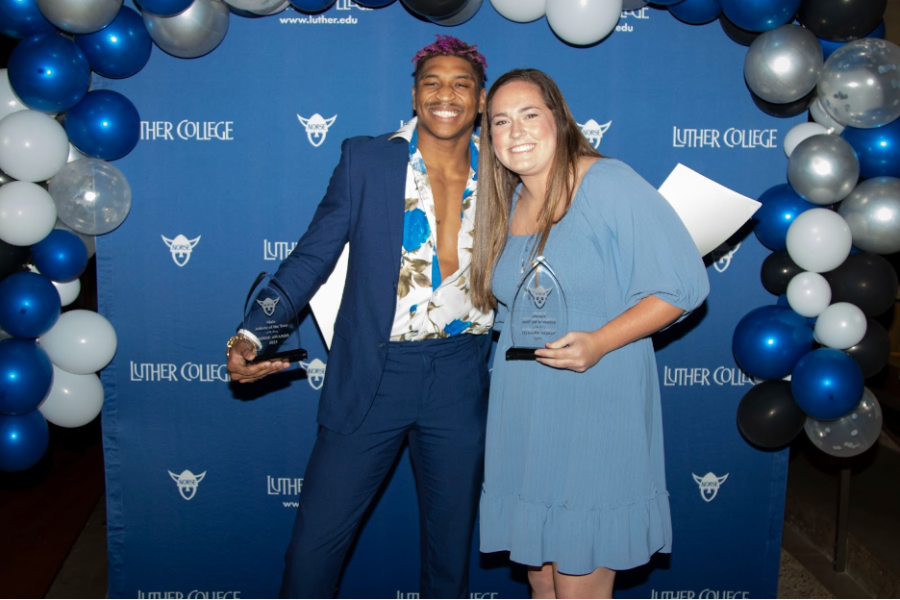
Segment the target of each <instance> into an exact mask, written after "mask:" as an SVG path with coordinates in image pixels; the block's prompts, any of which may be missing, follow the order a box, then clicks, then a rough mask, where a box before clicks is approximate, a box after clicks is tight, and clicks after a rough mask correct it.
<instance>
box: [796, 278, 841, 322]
mask: <svg viewBox="0 0 900 600" xmlns="http://www.w3.org/2000/svg"><path fill="white" fill-rule="evenodd" d="M787 301H788V304H789V305H790V307H791V308H792V309H794V312H795V313H797V314H798V315H801V316H804V317H817V316H819V314H820V313H821V312H822V311H823V310H825V309H826V308H828V305H829V304H831V286H830V285H828V281H827V280H826V279H825V278H824V277H822V276H821V275H819V274H818V273H810V272H809V271H804V272H803V273H798V274H797V275H795V276H794V277H793V278H792V279H791V282H790V283H788V287H787Z"/></svg>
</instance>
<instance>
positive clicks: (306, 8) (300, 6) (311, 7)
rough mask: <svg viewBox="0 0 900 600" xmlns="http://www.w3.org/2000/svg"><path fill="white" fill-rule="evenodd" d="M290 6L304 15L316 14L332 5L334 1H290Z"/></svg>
mask: <svg viewBox="0 0 900 600" xmlns="http://www.w3.org/2000/svg"><path fill="white" fill-rule="evenodd" d="M291 4H293V5H294V7H295V8H297V10H301V11H303V12H306V13H317V12H322V11H323V10H325V9H327V8H328V7H329V6H331V5H332V4H334V0H291Z"/></svg>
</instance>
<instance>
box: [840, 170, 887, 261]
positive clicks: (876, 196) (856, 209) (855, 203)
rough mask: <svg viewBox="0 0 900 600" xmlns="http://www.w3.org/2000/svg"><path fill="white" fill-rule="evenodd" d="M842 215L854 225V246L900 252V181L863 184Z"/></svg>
mask: <svg viewBox="0 0 900 600" xmlns="http://www.w3.org/2000/svg"><path fill="white" fill-rule="evenodd" d="M838 213H839V214H840V215H841V216H842V217H844V220H845V221H847V225H849V226H850V235H852V236H853V245H854V246H856V247H857V248H859V249H860V250H865V251H866V252H873V253H875V254H893V253H894V252H900V179H897V178H896V177H875V178H873V179H867V180H866V181H863V182H862V183H860V184H859V185H858V186H856V189H854V190H853V193H852V194H850V195H849V196H848V197H847V199H846V200H844V201H843V202H842V203H841V206H840V208H839V209H838Z"/></svg>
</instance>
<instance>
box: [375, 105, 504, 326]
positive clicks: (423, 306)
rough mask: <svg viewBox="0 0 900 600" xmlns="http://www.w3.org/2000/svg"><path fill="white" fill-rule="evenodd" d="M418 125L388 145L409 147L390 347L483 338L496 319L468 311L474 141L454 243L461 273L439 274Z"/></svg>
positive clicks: (405, 129) (475, 141)
mask: <svg viewBox="0 0 900 600" xmlns="http://www.w3.org/2000/svg"><path fill="white" fill-rule="evenodd" d="M416 122H417V120H416V119H412V120H411V121H409V122H408V123H407V124H406V125H404V126H403V127H402V128H401V129H400V130H399V131H397V132H396V133H395V134H394V135H393V136H391V139H394V138H396V137H402V138H403V139H405V140H407V141H408V142H409V163H408V166H407V169H406V207H405V212H404V215H403V247H402V248H401V257H400V280H399V281H398V282H397V310H396V312H395V313H394V325H393V327H392V329H391V341H394V342H407V341H418V340H427V339H435V338H446V337H450V336H453V335H459V334H461V333H472V334H483V333H487V332H489V331H490V329H491V325H492V324H493V320H494V315H493V313H492V312H488V313H483V312H481V311H480V310H478V309H477V308H475V307H474V306H472V296H471V294H470V292H469V268H470V265H471V263H472V238H473V236H474V227H475V204H476V200H477V196H478V194H477V191H476V182H477V174H476V168H477V165H478V137H477V136H475V135H473V136H472V140H471V141H470V142H469V153H470V154H471V157H472V164H471V167H470V168H469V179H468V182H467V183H466V189H465V192H464V193H463V202H462V214H461V217H462V223H461V226H460V230H459V238H458V239H457V251H458V253H459V268H458V269H457V270H456V272H455V273H441V267H440V261H439V260H438V255H437V239H436V236H435V216H434V194H433V193H432V190H431V183H430V181H429V179H428V173H427V171H426V170H425V161H424V160H423V159H422V153H421V152H419V149H418V147H417V133H416Z"/></svg>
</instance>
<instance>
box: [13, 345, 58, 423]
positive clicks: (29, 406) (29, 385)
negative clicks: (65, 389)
mask: <svg viewBox="0 0 900 600" xmlns="http://www.w3.org/2000/svg"><path fill="white" fill-rule="evenodd" d="M52 385H53V363H52V362H50V357H49V356H47V353H46V352H44V350H43V349H42V348H41V347H40V346H38V345H37V342H35V341H34V340H19V339H16V338H8V339H5V340H0V414H3V415H23V414H25V413H27V412H31V411H33V410H34V409H36V408H37V407H38V405H39V404H40V403H41V402H43V401H44V398H46V397H47V394H49V393H50V388H51V386H52Z"/></svg>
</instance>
